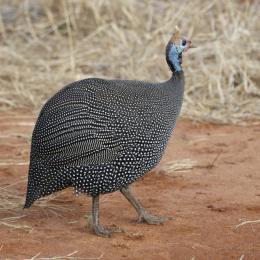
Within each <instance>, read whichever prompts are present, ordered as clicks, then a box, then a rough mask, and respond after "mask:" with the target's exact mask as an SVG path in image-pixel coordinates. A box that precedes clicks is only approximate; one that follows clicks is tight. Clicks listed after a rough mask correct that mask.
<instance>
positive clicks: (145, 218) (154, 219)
mask: <svg viewBox="0 0 260 260" xmlns="http://www.w3.org/2000/svg"><path fill="white" fill-rule="evenodd" d="M120 191H121V193H122V194H123V195H124V196H125V197H126V199H127V200H128V201H129V202H130V203H131V204H132V206H133V207H134V208H135V210H136V211H137V213H138V215H139V218H138V222H146V223H148V224H152V225H159V224H161V223H163V222H165V221H166V220H170V219H173V218H172V217H159V216H153V215H150V214H149V213H148V212H147V211H146V210H145V209H144V208H143V206H142V205H141V204H140V202H139V201H138V200H137V199H136V198H135V197H134V196H133V195H132V193H131V192H130V189H129V187H126V188H122V189H121V190H120Z"/></svg>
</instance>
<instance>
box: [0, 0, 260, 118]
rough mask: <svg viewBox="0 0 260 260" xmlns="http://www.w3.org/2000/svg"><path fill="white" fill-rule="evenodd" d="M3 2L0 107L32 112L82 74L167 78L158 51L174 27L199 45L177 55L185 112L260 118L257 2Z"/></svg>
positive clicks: (0, 14) (161, 52)
mask: <svg viewBox="0 0 260 260" xmlns="http://www.w3.org/2000/svg"><path fill="white" fill-rule="evenodd" d="M0 7H1V8H0V42H1V45H0V62H1V70H0V85H1V90H0V107H1V109H10V108H17V107H18V108H19V107H30V108H34V109H37V110H39V108H40V106H41V104H42V103H43V102H44V101H45V100H46V99H47V98H48V97H49V96H51V95H52V94H53V93H54V92H56V91H57V90H58V89H60V88H61V87H62V86H63V85H65V84H67V83H69V82H71V81H75V80H78V79H82V78H86V77H106V78H121V79H140V80H149V81H161V80H165V79H167V78H168V77H169V76H170V73H169V71H168V68H167V65H166V62H165V60H164V48H165V44H166V43H167V41H168V40H169V37H170V36H171V34H172V32H173V30H174V27H175V25H176V24H178V25H179V27H180V28H181V29H182V32H183V33H184V34H186V36H188V37H189V38H191V39H192V40H193V42H194V44H196V45H197V46H198V48H197V49H194V50H191V51H190V52H189V53H188V54H187V55H185V57H184V69H185V74H186V82H187V84H186V86H187V89H186V95H185V102H184V107H183V111H182V115H183V116H185V117H190V118H192V119H196V120H207V121H213V122H221V123H238V122H241V121H246V120H258V119H260V109H259V107H260V103H259V96H260V90H259V82H260V78H259V75H260V73H259V58H260V57H259V55H260V54H259V53H260V52H259V33H258V32H259V29H260V28H259V27H260V23H259V22H258V13H259V5H258V4H257V1H232V0H227V1H224V0H221V1H210V2H208V3H207V4H205V1H202V0H195V1H184V2H183V1H170V0H165V1H159V2H158V1H155V0H151V1H137V0H128V1H122V0H116V1H85V0H78V1H62V0H56V1H42V0H27V1H18V0H12V1H9V0H2V1H1V4H0ZM257 107H258V109H257Z"/></svg>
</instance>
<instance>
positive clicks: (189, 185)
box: [0, 112, 260, 260]
mask: <svg viewBox="0 0 260 260" xmlns="http://www.w3.org/2000/svg"><path fill="white" fill-rule="evenodd" d="M33 123H34V119H33V118H32V116H31V115H30V113H28V112H27V113H23V112H20V113H11V112H9V113H0V129H1V135H0V189H2V191H1V190H0V198H1V193H2V192H3V188H4V189H5V190H8V191H14V192H18V195H19V196H21V198H22V199H21V200H20V202H19V203H18V204H17V205H14V207H13V209H9V210H5V209H3V208H2V207H0V259H31V258H33V257H34V256H35V258H33V259H35V260H36V259H43V258H44V259H46V258H47V257H49V258H51V257H55V256H57V257H60V258H59V259H140V260H141V259H162V260H164V259H193V260H195V259H244V260H248V259H250V260H251V259H260V223H259V222H258V223H255V224H245V225H242V226H240V227H238V228H237V229H235V227H236V225H238V224H239V223H241V222H243V221H247V220H259V219H260V160H259V154H260V131H259V130H260V128H259V126H250V127H235V126H218V125H212V124H195V123H192V122H191V121H187V120H181V121H179V122H178V124H177V128H176V130H175V134H174V138H172V139H171V141H170V143H169V146H168V149H167V152H166V154H165V156H164V158H163V160H162V162H161V164H160V165H159V166H158V167H157V168H156V169H154V170H153V171H152V172H151V174H148V175H147V176H146V177H144V178H143V179H142V180H140V181H138V182H136V183H135V184H134V185H132V186H133V191H134V193H135V194H136V196H137V197H138V198H139V199H140V201H141V202H142V203H143V205H144V206H145V207H146V208H147V209H148V210H149V211H150V212H152V213H155V214H161V215H170V216H174V217H175V220H172V221H169V222H166V223H164V224H163V225H160V226H150V225H146V224H137V223H136V222H135V220H136V217H137V216H136V214H135V211H134V209H133V208H132V207H131V206H130V205H129V204H128V202H127V201H126V200H125V199H124V198H123V196H122V195H121V194H120V193H119V192H116V193H112V194H108V195H104V196H102V199H101V202H102V204H101V221H102V223H103V224H105V225H113V224H115V225H117V226H120V227H123V228H125V229H126V230H127V232H126V233H123V234H121V233H120V234H119V233H118V234H114V235H113V236H112V237H111V238H101V237H97V236H96V235H94V234H93V233H92V231H91V230H90V229H89V228H88V227H87V226H86V223H87V220H86V219H87V216H89V214H90V210H91V199H90V198H87V197H85V196H80V197H75V196H74V194H73V191H72V190H71V189H67V190H65V191H62V192H61V193H59V196H58V197H56V198H55V199H53V200H52V201H49V202H46V204H45V205H46V206H43V205H42V204H41V202H40V203H39V202H36V203H35V204H34V205H33V207H32V208H31V209H29V210H23V209H22V206H23V205H22V203H23V196H24V194H25V189H26V180H25V178H26V176H27V169H28V165H21V164H20V165H19V162H24V161H28V156H29V146H30V141H29V140H28V138H27V137H28V136H29V137H30V135H31V131H32V128H33ZM186 158H189V159H192V160H195V161H197V164H196V166H195V167H194V168H193V169H192V170H189V171H182V172H175V173H174V174H168V173H166V172H165V171H163V170H162V169H163V167H164V165H165V164H166V163H169V162H172V161H178V160H181V159H186ZM11 163H13V165H8V164H11ZM17 164H18V165H17ZM10 184H11V185H12V184H13V185H12V186H7V185H10ZM45 200H46V199H45ZM18 201H19V200H18ZM0 203H1V201H0ZM40 204H41V206H40ZM10 217H20V218H18V219H13V221H11V222H10V219H6V218H10ZM6 223H7V224H8V223H12V224H14V225H27V226H29V227H30V229H29V231H28V229H27V230H25V229H21V228H17V229H15V228H12V227H9V226H7V225H6ZM72 253H74V254H72ZM70 254H72V255H71V256H70V257H71V258H69V255H70ZM62 256H63V257H62ZM66 256H67V258H66ZM51 259H55V258H51Z"/></svg>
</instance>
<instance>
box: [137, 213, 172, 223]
mask: <svg viewBox="0 0 260 260" xmlns="http://www.w3.org/2000/svg"><path fill="white" fill-rule="evenodd" d="M173 219H174V217H164V216H153V215H150V214H149V213H147V212H144V213H142V214H141V215H140V216H139V218H138V223H144V222H146V223H147V224H150V225H160V224H162V223H163V222H165V221H167V220H173Z"/></svg>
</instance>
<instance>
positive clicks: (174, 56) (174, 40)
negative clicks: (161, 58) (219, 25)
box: [166, 26, 194, 72]
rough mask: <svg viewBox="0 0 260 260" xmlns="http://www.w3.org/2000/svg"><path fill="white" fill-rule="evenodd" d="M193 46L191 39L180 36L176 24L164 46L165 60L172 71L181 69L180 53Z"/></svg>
mask: <svg viewBox="0 0 260 260" xmlns="http://www.w3.org/2000/svg"><path fill="white" fill-rule="evenodd" d="M190 48H194V46H193V45H192V43H191V41H190V40H188V39H186V38H182V37H181V36H180V29H179V28H178V27H177V26H176V28H175V32H174V33H173V35H172V37H171V39H170V41H169V42H168V44H167V46H166V61H167V63H168V65H169V67H170V69H171V71H172V72H181V71H182V67H181V64H182V53H183V52H186V51H188V50H189V49H190Z"/></svg>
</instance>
